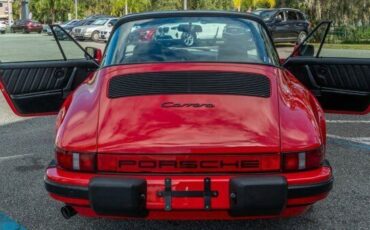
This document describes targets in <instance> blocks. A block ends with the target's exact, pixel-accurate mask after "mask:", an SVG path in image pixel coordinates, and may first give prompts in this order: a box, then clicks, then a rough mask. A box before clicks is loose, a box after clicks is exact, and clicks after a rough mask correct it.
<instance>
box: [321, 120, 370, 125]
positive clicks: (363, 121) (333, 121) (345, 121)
mask: <svg viewBox="0 0 370 230" xmlns="http://www.w3.org/2000/svg"><path fill="white" fill-rule="evenodd" d="M326 122H327V123H360V124H361V123H362V124H370V120H326Z"/></svg>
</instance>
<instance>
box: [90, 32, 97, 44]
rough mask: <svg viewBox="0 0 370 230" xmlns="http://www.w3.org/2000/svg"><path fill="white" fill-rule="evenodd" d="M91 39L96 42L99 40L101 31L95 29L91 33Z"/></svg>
mask: <svg viewBox="0 0 370 230" xmlns="http://www.w3.org/2000/svg"><path fill="white" fill-rule="evenodd" d="M91 40H93V41H94V42H97V41H99V32H98V31H94V32H93V33H92V35H91Z"/></svg>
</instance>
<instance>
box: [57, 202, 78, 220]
mask: <svg viewBox="0 0 370 230" xmlns="http://www.w3.org/2000/svg"><path fill="white" fill-rule="evenodd" d="M60 212H61V213H62V215H63V217H64V218H65V219H66V220H68V219H69V218H71V217H72V216H74V215H76V214H77V212H76V210H74V208H72V207H71V206H69V205H66V206H64V207H62V208H61V209H60Z"/></svg>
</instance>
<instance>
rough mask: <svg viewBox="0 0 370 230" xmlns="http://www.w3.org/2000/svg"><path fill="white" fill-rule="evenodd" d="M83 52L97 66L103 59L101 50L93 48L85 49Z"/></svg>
mask: <svg viewBox="0 0 370 230" xmlns="http://www.w3.org/2000/svg"><path fill="white" fill-rule="evenodd" d="M85 50H86V53H88V54H89V55H90V56H91V57H93V58H94V59H95V61H96V62H97V63H99V64H100V63H101V61H102V59H103V52H102V51H101V49H97V48H94V47H86V48H85Z"/></svg>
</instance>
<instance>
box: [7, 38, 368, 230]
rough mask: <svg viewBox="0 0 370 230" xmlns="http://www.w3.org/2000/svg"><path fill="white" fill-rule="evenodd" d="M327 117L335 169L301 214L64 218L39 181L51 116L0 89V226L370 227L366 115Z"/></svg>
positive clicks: (49, 154)
mask: <svg viewBox="0 0 370 230" xmlns="http://www.w3.org/2000/svg"><path fill="white" fill-rule="evenodd" d="M19 36H21V35H19ZM22 36H23V35H22ZM0 41H1V35H0ZM83 45H84V46H90V45H95V44H92V43H91V44H90V43H83ZM99 45H101V46H102V47H104V44H99ZM0 47H1V44H0ZM0 52H1V51H0ZM327 121H328V147H327V159H328V160H329V161H330V163H331V165H332V167H333V169H334V177H335V185H334V189H333V191H332V193H331V194H330V195H329V197H328V198H327V199H326V200H324V201H322V202H319V203H317V204H316V205H315V206H314V207H313V208H312V209H311V210H310V211H309V212H308V213H306V214H305V215H303V216H300V217H295V218H291V219H277V220H258V221H233V222H222V221H188V222H181V221H142V220H132V221H116V220H103V219H88V218H83V217H79V216H75V217H73V218H72V219H70V220H65V219H64V218H63V217H62V215H61V214H60V211H59V210H60V208H61V207H62V204H60V203H57V202H55V201H53V200H52V199H51V198H49V197H48V195H47V192H46V191H45V189H44V185H43V174H44V170H45V167H46V165H47V164H48V163H49V162H50V160H51V159H52V158H53V157H54V154H53V149H54V123H55V117H54V116H50V117H41V118H20V117H17V116H15V115H13V113H12V112H11V110H10V108H9V106H8V105H7V103H6V102H5V100H4V98H3V96H2V94H1V95H0V229H1V228H2V225H1V222H2V219H4V218H6V219H8V220H9V221H10V220H12V221H14V222H17V223H18V224H19V225H20V226H23V227H24V228H26V229H223V230H227V229H247V228H249V229H369V226H370V208H369V207H370V177H369V175H370V167H369V163H370V115H367V116H349V115H330V114H328V115H327Z"/></svg>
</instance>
